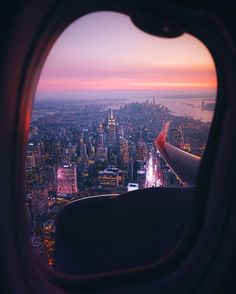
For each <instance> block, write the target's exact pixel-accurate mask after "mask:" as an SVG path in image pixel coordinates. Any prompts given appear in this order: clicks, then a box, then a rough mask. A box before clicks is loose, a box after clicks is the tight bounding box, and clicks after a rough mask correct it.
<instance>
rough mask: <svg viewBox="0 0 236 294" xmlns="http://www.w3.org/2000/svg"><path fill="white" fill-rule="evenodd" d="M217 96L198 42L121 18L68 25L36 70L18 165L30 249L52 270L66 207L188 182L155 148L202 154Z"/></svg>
mask: <svg viewBox="0 0 236 294" xmlns="http://www.w3.org/2000/svg"><path fill="white" fill-rule="evenodd" d="M215 96H216V73H215V67H214V63H213V60H212V57H211V55H210V53H209V52H208V50H207V49H206V47H205V46H204V45H203V44H202V43H201V42H200V41H199V40H197V39H196V38H195V37H193V36H191V35H188V34H184V35H182V36H181V37H178V38H174V39H162V38H158V37H154V36H151V35H148V34H146V33H144V32H142V31H140V30H139V29H137V28H136V27H135V26H134V25H133V24H132V22H131V21H130V19H129V17H128V16H125V15H121V14H118V13H111V12H98V13H94V14H90V15H87V16H84V17H82V18H80V19H79V20H77V21H75V22H74V23H73V24H71V25H70V26H69V27H68V28H67V29H66V30H65V31H64V32H63V34H61V36H60V37H59V38H58V40H57V41H56V43H55V45H54V46H53V48H52V50H51V52H50V54H49V56H48V58H47V60H46V62H45V65H44V67H43V70H42V73H41V76H40V80H39V83H38V87H37V91H36V94H35V103H34V106H33V111H32V118H31V125H30V133H29V140H28V146H27V152H26V159H25V180H26V183H25V185H26V209H27V215H28V223H29V233H30V238H31V243H32V246H33V247H34V249H35V250H36V251H37V252H38V254H39V256H40V258H41V259H42V260H43V261H44V262H45V263H47V264H48V265H49V266H50V267H51V268H53V266H54V245H55V232H56V227H55V221H56V219H57V215H58V213H59V212H60V210H61V209H62V207H64V206H65V205H66V204H67V203H69V202H71V201H74V200H76V199H81V198H85V197H89V196H96V195H104V194H113V195H117V194H122V193H126V192H127V191H133V190H137V189H143V188H148V187H169V186H183V185H186V183H184V181H183V180H182V179H181V177H179V176H178V174H176V172H175V171H173V169H172V167H171V166H170V164H168V162H166V160H165V158H164V157H163V156H162V152H161V150H159V149H158V146H157V145H156V144H155V140H156V138H157V137H158V135H159V134H160V132H161V130H162V128H163V126H164V125H165V124H166V123H167V122H169V129H168V132H167V138H166V142H167V143H168V144H170V145H172V146H175V147H176V148H178V149H179V150H183V151H185V152H188V153H189V154H193V155H196V156H198V157H199V158H201V157H202V155H203V153H204V150H205V147H206V142H207V138H208V133H209V129H210V125H211V120H212V117H213V113H214V106H215Z"/></svg>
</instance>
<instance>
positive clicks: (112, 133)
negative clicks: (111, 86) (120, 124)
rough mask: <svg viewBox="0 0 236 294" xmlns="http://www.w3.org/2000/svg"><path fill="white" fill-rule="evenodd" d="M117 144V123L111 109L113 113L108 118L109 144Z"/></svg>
mask: <svg viewBox="0 0 236 294" xmlns="http://www.w3.org/2000/svg"><path fill="white" fill-rule="evenodd" d="M115 143H116V121H115V118H114V116H113V111H112V109H111V113H110V115H109V117H108V144H109V145H114V144H115Z"/></svg>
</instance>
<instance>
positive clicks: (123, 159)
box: [120, 138, 129, 167]
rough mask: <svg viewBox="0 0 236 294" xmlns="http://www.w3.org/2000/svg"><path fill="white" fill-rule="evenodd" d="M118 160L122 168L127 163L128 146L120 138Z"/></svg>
mask: <svg viewBox="0 0 236 294" xmlns="http://www.w3.org/2000/svg"><path fill="white" fill-rule="evenodd" d="M120 160H121V164H122V166H124V167H125V166H126V167H127V164H128V162H129V144H128V140H126V139H125V138H120Z"/></svg>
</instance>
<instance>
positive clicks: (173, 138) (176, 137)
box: [170, 126, 184, 149]
mask: <svg viewBox="0 0 236 294" xmlns="http://www.w3.org/2000/svg"><path fill="white" fill-rule="evenodd" d="M170 144H171V145H174V146H175V147H177V148H181V149H183V148H184V136H183V131H182V128H181V126H179V127H178V128H176V129H171V130H170Z"/></svg>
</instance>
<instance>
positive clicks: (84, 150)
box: [80, 139, 88, 162]
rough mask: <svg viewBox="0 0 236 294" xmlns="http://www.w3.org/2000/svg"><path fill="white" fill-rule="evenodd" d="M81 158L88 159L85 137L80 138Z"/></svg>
mask: <svg viewBox="0 0 236 294" xmlns="http://www.w3.org/2000/svg"><path fill="white" fill-rule="evenodd" d="M80 158H81V160H82V161H84V162H86V161H87V160H88V154H87V146H86V144H85V143H84V141H83V139H80Z"/></svg>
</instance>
